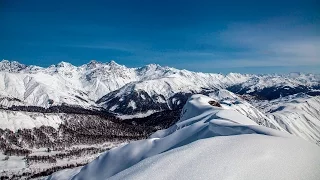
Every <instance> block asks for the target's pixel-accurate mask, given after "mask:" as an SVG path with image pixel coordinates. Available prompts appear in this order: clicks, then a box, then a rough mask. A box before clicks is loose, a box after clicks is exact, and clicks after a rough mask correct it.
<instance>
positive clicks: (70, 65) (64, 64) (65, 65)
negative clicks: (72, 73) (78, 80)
mask: <svg viewBox="0 0 320 180" xmlns="http://www.w3.org/2000/svg"><path fill="white" fill-rule="evenodd" d="M57 67H65V68H66V67H74V65H72V64H71V63H68V62H65V61H61V62H60V63H58V64H57Z"/></svg>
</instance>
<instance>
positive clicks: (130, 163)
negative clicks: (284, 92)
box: [48, 95, 320, 180]
mask: <svg viewBox="0 0 320 180" xmlns="http://www.w3.org/2000/svg"><path fill="white" fill-rule="evenodd" d="M209 101H213V99H211V98H209V97H207V96H203V95H193V96H192V97H191V98H190V99H189V100H188V102H187V103H186V105H185V106H184V108H183V110H182V113H181V117H180V120H179V121H178V122H177V123H176V124H175V125H173V126H171V127H170V128H168V129H166V130H161V131H157V132H156V133H154V134H153V135H152V136H151V137H150V138H149V139H146V140H140V141H136V142H132V143H130V144H127V145H125V146H122V147H118V148H115V149H112V150H110V151H108V152H106V153H104V154H102V155H101V156H99V157H98V158H97V159H96V160H94V161H92V162H91V163H89V164H88V165H86V166H84V167H83V168H76V169H71V170H64V171H61V172H57V173H54V174H53V175H51V176H49V177H48V179H51V180H53V179H59V180H61V179H74V180H80V179H83V180H84V179H150V178H152V179H246V180H247V179H318V178H319V177H320V148H319V147H318V146H316V145H314V144H311V143H308V142H306V141H304V140H302V139H299V138H297V137H294V136H292V135H290V134H288V133H285V132H280V131H277V130H274V129H270V128H267V127H263V126H259V125H258V124H256V123H255V122H254V121H253V120H251V119H249V118H247V117H245V116H244V115H242V114H240V113H238V112H237V111H235V110H233V109H230V108H227V107H226V105H224V104H221V106H222V107H216V106H212V105H210V104H209V103H208V102H209Z"/></svg>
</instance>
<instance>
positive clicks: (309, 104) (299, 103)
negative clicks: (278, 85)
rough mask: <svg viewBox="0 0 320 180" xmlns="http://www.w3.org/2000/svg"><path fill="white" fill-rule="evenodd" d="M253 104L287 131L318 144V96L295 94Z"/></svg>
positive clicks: (319, 114) (319, 99) (319, 98)
mask: <svg viewBox="0 0 320 180" xmlns="http://www.w3.org/2000/svg"><path fill="white" fill-rule="evenodd" d="M255 106H256V107H258V108H259V109H261V110H262V111H264V112H265V114H266V115H267V116H268V117H269V118H270V119H272V120H273V121H276V122H277V123H278V124H279V125H280V126H281V127H282V128H283V129H285V130H286V131H288V132H289V133H291V134H295V135H297V136H299V137H302V138H304V139H306V140H309V141H311V142H314V143H316V144H318V145H320V96H315V97H312V96H308V95H306V94H295V95H292V96H287V97H283V98H279V99H276V100H273V101H262V102H261V101H258V102H256V103H255Z"/></svg>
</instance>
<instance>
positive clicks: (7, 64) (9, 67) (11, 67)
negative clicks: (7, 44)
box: [0, 59, 27, 72]
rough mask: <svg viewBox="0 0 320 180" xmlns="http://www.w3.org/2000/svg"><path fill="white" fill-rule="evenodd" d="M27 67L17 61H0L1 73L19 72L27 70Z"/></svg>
mask: <svg viewBox="0 0 320 180" xmlns="http://www.w3.org/2000/svg"><path fill="white" fill-rule="evenodd" d="M26 67H27V66H26V65H24V64H20V63H19V62H17V61H8V60H5V59H3V60H2V61H0V71H7V72H18V71H21V70H22V69H25V68H26Z"/></svg>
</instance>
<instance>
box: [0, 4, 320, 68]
mask: <svg viewBox="0 0 320 180" xmlns="http://www.w3.org/2000/svg"><path fill="white" fill-rule="evenodd" d="M0 24H1V28H0V58H1V59H8V60H17V61H19V62H21V63H25V64H35V65H40V66H49V65H51V64H57V63H58V62H60V61H68V62H70V63H72V64H74V65H81V64H84V63H87V62H88V61H90V60H92V59H95V60H98V61H102V62H108V61H110V60H115V61H116V62H118V63H119V64H124V65H126V66H128V67H137V66H143V65H145V64H150V63H157V64H160V65H163V66H172V67H176V68H181V69H188V70H193V71H203V72H221V73H228V72H241V73H287V72H297V71H300V72H315V73H320V3H319V2H317V1H316V0H314V1H308V0H300V1H296V0H292V1H290V2H289V1H281V0H277V1H274V0H269V1H259V2H257V1H253V0H252V1H235V0H234V1H228V0H224V1H214V0H211V1H209V0H208V1H204V0H197V1H195V0H193V1H190V0H184V1H182V0H181V1H174V0H161V1H153V0H144V1H142V0H140V1H138V0H117V1H111V0H110V1H109V0H105V1H95V0H90V1H86V2H85V1H67V2H65V1H58V0H56V1H50V0H46V1H42V0H41V1H34V0H28V1H25V0H14V1H12V0H0Z"/></svg>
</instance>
